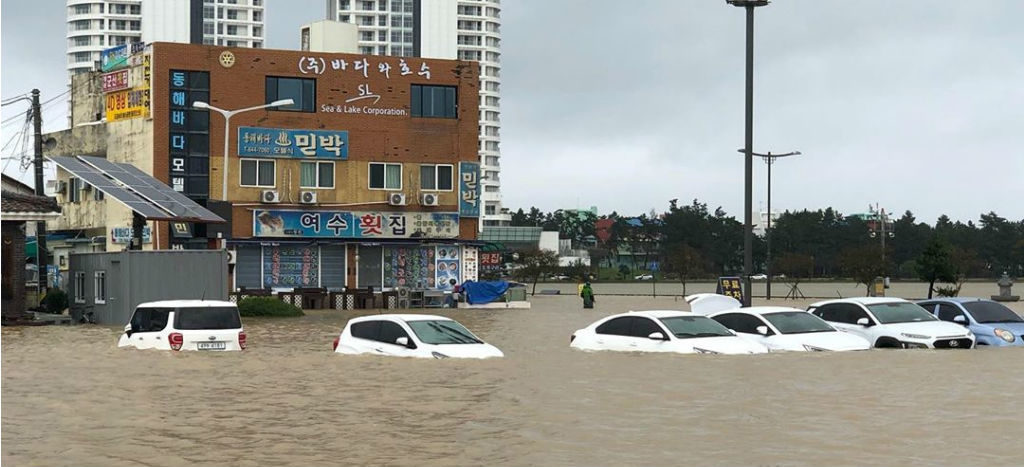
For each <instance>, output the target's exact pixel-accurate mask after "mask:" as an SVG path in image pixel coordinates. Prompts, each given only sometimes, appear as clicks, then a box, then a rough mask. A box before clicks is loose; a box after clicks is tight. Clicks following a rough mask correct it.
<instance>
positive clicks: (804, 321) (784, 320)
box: [763, 311, 835, 334]
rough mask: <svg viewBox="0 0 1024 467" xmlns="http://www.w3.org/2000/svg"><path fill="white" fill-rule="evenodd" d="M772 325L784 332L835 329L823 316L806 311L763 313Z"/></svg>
mask: <svg viewBox="0 0 1024 467" xmlns="http://www.w3.org/2000/svg"><path fill="white" fill-rule="evenodd" d="M763 316H764V317H765V319H767V320H768V322H769V323H772V326H775V327H776V328H777V329H778V330H779V332H781V333H783V334H806V333H809V332H832V331H835V329H833V328H832V326H829V325H828V323H826V322H825V321H822V319H821V318H819V317H817V316H814V315H812V314H810V313H808V312H806V311H785V312H781V313H765V314H764V315H763Z"/></svg>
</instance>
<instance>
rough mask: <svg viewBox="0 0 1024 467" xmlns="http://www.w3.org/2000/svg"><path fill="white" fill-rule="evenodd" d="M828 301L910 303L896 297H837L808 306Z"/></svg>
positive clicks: (820, 304) (866, 303)
mask: <svg viewBox="0 0 1024 467" xmlns="http://www.w3.org/2000/svg"><path fill="white" fill-rule="evenodd" d="M829 303H859V304H861V305H865V306H867V305H878V304H879V303H910V301H908V300H904V299H902V298H898V297H850V298H838V299H834V300H825V301H821V302H817V303H812V304H811V305H810V306H812V307H819V306H822V305H827V304H829Z"/></svg>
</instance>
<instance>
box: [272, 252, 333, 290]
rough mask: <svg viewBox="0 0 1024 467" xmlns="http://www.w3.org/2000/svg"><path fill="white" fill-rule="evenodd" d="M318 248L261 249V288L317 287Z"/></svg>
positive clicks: (318, 276)
mask: <svg viewBox="0 0 1024 467" xmlns="http://www.w3.org/2000/svg"><path fill="white" fill-rule="evenodd" d="M319 286H320V247H318V246H316V245H301V246H298V245H280V246H265V247H263V287H319Z"/></svg>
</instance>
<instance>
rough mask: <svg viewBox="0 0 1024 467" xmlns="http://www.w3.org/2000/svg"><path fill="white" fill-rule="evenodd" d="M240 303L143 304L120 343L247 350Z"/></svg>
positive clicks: (184, 302)
mask: <svg viewBox="0 0 1024 467" xmlns="http://www.w3.org/2000/svg"><path fill="white" fill-rule="evenodd" d="M245 345H246V337H245V331H243V330H242V319H241V318H240V317H239V316H238V307H237V306H235V304H234V303H231V302H222V301H219V300H165V301H160V302H148V303H143V304H140V305H139V306H138V307H136V308H135V312H134V313H132V318H131V321H130V322H129V323H128V324H127V325H126V326H125V327H124V334H121V338H120V339H119V340H118V342H117V346H118V347H135V348H137V349H160V350H213V351H225V350H245Z"/></svg>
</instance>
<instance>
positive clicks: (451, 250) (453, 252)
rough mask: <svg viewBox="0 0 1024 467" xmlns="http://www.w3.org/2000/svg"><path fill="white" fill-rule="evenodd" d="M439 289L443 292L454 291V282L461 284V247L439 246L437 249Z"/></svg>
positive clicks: (436, 269)
mask: <svg viewBox="0 0 1024 467" xmlns="http://www.w3.org/2000/svg"><path fill="white" fill-rule="evenodd" d="M436 258H437V266H436V268H435V271H436V272H437V282H436V283H437V288H439V289H441V290H452V288H453V287H452V281H453V280H454V281H455V282H456V283H459V277H460V275H461V271H459V247H457V246H439V247H437V256H436Z"/></svg>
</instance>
